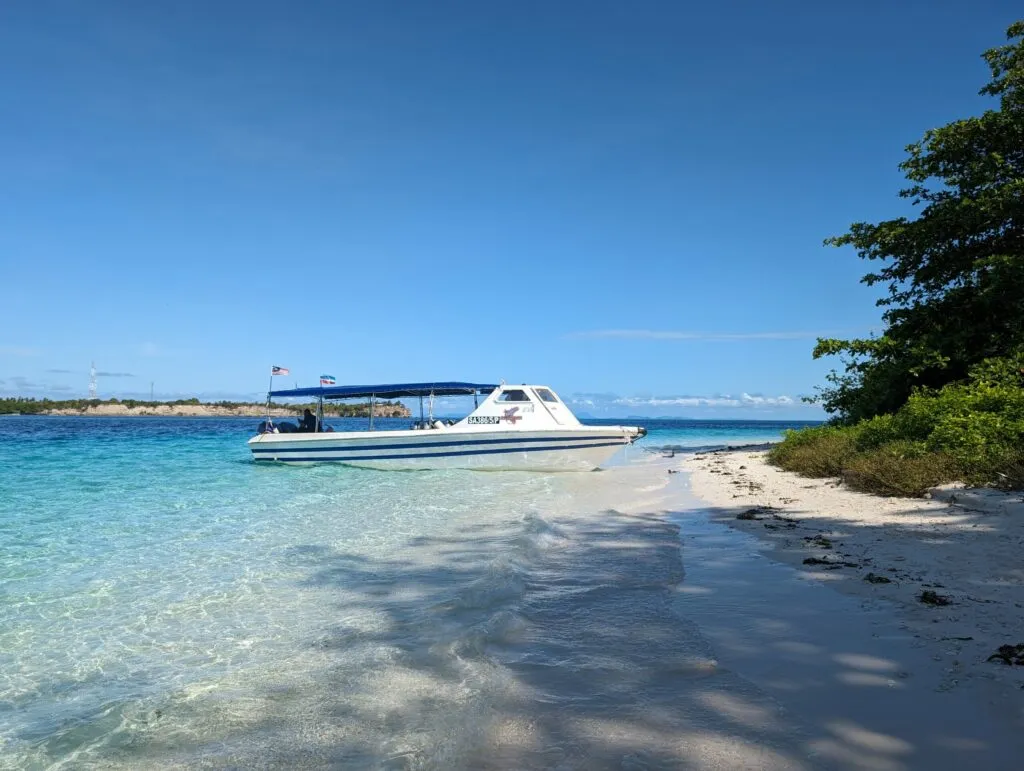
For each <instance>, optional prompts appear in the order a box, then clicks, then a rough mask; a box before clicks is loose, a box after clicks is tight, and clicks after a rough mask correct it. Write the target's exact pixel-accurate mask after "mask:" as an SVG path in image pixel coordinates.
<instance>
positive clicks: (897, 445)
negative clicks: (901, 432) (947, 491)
mask: <svg viewBox="0 0 1024 771" xmlns="http://www.w3.org/2000/svg"><path fill="white" fill-rule="evenodd" d="M959 472H960V469H959V467H958V466H957V464H956V462H955V461H954V460H953V459H952V458H950V457H948V456H946V455H942V454H940V453H934V452H928V450H927V449H926V448H925V446H924V445H923V444H921V443H920V442H909V441H897V442H890V443H889V444H886V445H883V446H882V447H878V448H876V449H874V450H868V451H866V452H862V453H859V454H858V455H856V456H855V457H853V458H850V459H849V461H848V462H847V464H846V467H845V468H844V469H843V481H844V482H846V484H847V485H849V486H850V487H851V488H853V489H854V490H860V491H862V492H866V493H874V494H876V495H898V496H908V497H909V496H921V495H924V494H925V492H926V491H927V490H928V488H929V487H935V486H936V485H940V484H943V483H945V482H953V481H956V480H957V479H958V477H959V476H960V473H959Z"/></svg>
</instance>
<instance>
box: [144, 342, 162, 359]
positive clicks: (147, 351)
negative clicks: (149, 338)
mask: <svg viewBox="0 0 1024 771" xmlns="http://www.w3.org/2000/svg"><path fill="white" fill-rule="evenodd" d="M139 352H140V353H141V354H142V355H143V356H159V355H160V346H158V345H157V344H156V343H151V342H146V343H143V344H142V345H140V346H139Z"/></svg>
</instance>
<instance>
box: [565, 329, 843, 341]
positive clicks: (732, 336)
mask: <svg viewBox="0 0 1024 771" xmlns="http://www.w3.org/2000/svg"><path fill="white" fill-rule="evenodd" d="M825 336H826V333H822V332H739V333H736V332H690V331H684V330H658V329H596V330H591V331H589V332H572V333H570V334H568V335H565V336H564V337H565V338H566V339H569V340H717V341H725V340H813V339H816V338H818V337H825Z"/></svg>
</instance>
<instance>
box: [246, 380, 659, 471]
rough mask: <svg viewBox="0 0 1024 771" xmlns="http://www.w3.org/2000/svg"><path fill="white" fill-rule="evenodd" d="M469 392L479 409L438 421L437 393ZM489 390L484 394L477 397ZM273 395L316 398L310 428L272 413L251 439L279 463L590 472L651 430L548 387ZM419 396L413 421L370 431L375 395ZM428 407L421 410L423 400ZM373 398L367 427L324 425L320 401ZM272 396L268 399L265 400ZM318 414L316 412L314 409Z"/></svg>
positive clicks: (415, 387) (264, 457)
mask: <svg viewBox="0 0 1024 771" xmlns="http://www.w3.org/2000/svg"><path fill="white" fill-rule="evenodd" d="M457 395H463V396H472V397H473V401H474V404H475V409H474V410H473V412H472V413H470V414H469V415H468V416H466V417H465V418H463V419H462V420H460V421H458V422H451V421H443V420H435V419H434V418H433V415H432V413H433V409H432V407H433V402H434V399H435V398H437V397H441V396H457ZM481 395H485V398H484V399H483V401H479V396H481ZM269 396H270V397H271V398H272V397H307V398H308V397H313V398H315V399H316V400H317V413H316V416H315V422H314V421H310V422H309V423H308V424H307V426H306V428H307V432H303V433H299V432H295V433H292V432H287V433H286V432H285V430H289V429H291V430H294V428H295V427H294V426H293V425H292V424H278V425H276V426H275V425H274V424H273V422H272V421H271V420H270V419H269V418H268V419H267V420H266V421H265V422H264V423H263V424H261V426H260V433H259V434H258V435H257V436H254V437H253V438H252V439H250V440H249V448H250V449H251V450H252V455H253V459H254V460H257V461H272V462H277V463H296V464H299V463H344V464H347V465H350V466H362V467H365V468H376V469H438V468H459V469H480V470H492V471H493V470H506V469H520V470H535V471H589V470H592V469H595V468H597V467H598V466H600V465H601V464H602V463H604V462H605V461H607V460H608V459H609V458H611V456H612V455H614V454H615V453H616V452H617V451H618V450H619V449H620V448H621V447H623V446H624V445H628V444H631V443H633V442H634V441H636V440H637V439H638V438H640V437H642V436H644V435H645V434H646V433H647V431H646V429H644V428H641V427H639V426H585V425H583V424H582V423H580V422H579V420H577V419H576V416H575V415H573V414H572V412H571V411H570V410H569V408H568V407H567V406H566V405H565V403H564V402H562V400H561V399H559V398H558V396H557V395H556V394H555V392H554V391H552V390H551V389H550V388H548V387H547V386H539V385H506V384H504V383H502V384H500V385H485V384H479V383H405V384H394V385H377V386H326V387H320V388H296V389H291V390H286V391H272V392H271V393H270V395H269ZM416 397H419V399H420V420H419V421H417V422H416V423H413V425H412V427H411V428H408V429H402V430H392V431H375V430H373V404H374V401H375V400H376V399H401V398H416ZM424 398H427V399H429V403H430V405H431V411H430V414H428V416H427V417H424V416H423V399H424ZM333 399H369V400H370V426H369V427H370V430H368V431H345V432H334V431H331V430H329V429H328V430H323V402H324V400H333ZM268 401H269V400H268ZM311 417H313V416H311Z"/></svg>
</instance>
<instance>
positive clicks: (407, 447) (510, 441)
mask: <svg viewBox="0 0 1024 771" xmlns="http://www.w3.org/2000/svg"><path fill="white" fill-rule="evenodd" d="M575 438H577V437H572V436H538V437H518V438H514V439H513V438H509V439H469V440H458V441H451V442H407V443H404V444H367V445H363V446H361V447H360V446H357V447H346V446H341V447H338V446H333V447H330V446H329V447H310V446H306V447H278V448H274V447H261V446H260V444H254V445H251V448H252V451H253V453H282V452H339V451H348V452H357V451H358V452H362V451H366V450H413V449H416V448H419V447H465V446H466V445H486V444H513V443H516V442H569V441H572V440H573V439H575ZM584 438H585V439H586V441H588V442H589V441H597V440H599V439H617V440H619V441H620V442H623V443H625V442H626V441H627V439H626V437H625V436H624V435H622V434H618V435H612V436H588V437H579V439H584Z"/></svg>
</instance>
